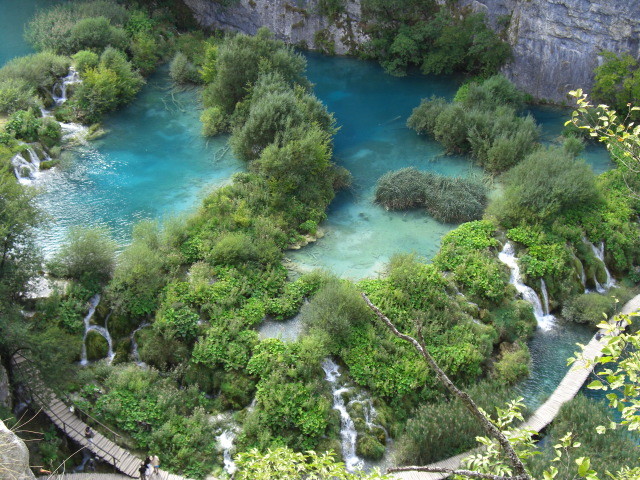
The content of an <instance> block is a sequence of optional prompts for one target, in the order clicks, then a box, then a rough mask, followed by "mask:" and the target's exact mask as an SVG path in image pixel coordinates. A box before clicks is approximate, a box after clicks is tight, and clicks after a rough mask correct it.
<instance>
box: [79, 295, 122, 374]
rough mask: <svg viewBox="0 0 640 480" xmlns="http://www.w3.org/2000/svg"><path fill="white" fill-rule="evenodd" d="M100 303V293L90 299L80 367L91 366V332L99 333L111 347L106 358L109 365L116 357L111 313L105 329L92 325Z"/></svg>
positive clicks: (85, 318)
mask: <svg viewBox="0 0 640 480" xmlns="http://www.w3.org/2000/svg"><path fill="white" fill-rule="evenodd" d="M99 303H100V294H99V293H96V294H95V295H94V296H93V297H91V298H90V299H89V312H88V313H87V315H86V316H85V317H84V337H83V339H82V356H81V358H80V365H88V364H89V360H88V359H87V334H88V333H89V332H91V331H93V332H98V333H99V334H100V335H102V336H103V337H104V339H105V340H106V341H107V345H109V350H108V351H107V357H106V358H107V363H111V362H112V361H113V359H114V357H115V356H116V354H115V353H114V352H113V341H112V339H111V335H110V334H109V330H108V326H109V324H108V322H109V316H111V313H109V316H107V319H106V321H105V326H104V327H102V326H100V325H91V318H93V314H94V313H95V312H96V308H97V306H98V304H99Z"/></svg>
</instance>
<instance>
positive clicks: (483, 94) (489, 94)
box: [460, 75, 525, 110]
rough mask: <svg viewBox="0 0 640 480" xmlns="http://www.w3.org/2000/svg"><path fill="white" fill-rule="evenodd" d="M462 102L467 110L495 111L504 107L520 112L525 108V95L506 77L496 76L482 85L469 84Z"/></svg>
mask: <svg viewBox="0 0 640 480" xmlns="http://www.w3.org/2000/svg"><path fill="white" fill-rule="evenodd" d="M460 102H461V103H462V104H463V105H464V106H465V107H467V108H478V109H481V110H495V109H497V108H498V107H502V106H505V107H511V108H513V109H514V110H519V109H521V108H522V107H523V106H524V102H525V94H524V93H522V92H521V91H520V90H518V88H517V87H516V86H515V85H514V84H513V83H511V82H510V81H509V80H507V78H506V77H505V76H504V75H494V76H492V77H489V78H487V79H486V80H484V81H483V82H482V83H477V82H471V83H467V84H466V88H465V94H464V96H463V98H461V99H460Z"/></svg>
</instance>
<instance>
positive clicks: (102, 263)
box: [49, 227, 116, 290]
mask: <svg viewBox="0 0 640 480" xmlns="http://www.w3.org/2000/svg"><path fill="white" fill-rule="evenodd" d="M115 263H116V243H115V242H114V241H113V240H112V239H111V238H110V236H109V233H108V232H107V231H106V230H105V229H103V228H85V227H77V228H73V229H71V230H70V231H69V233H68V234H67V238H66V239H65V241H64V243H63V244H62V247H61V248H60V251H59V252H58V253H57V254H56V255H55V257H54V258H53V260H52V261H51V262H50V265H49V268H50V269H51V271H52V273H54V274H55V275H58V276H61V277H65V278H71V279H74V280H78V281H80V282H81V283H82V284H84V285H86V286H87V287H89V288H91V289H96V290H98V289H99V288H100V286H101V285H104V284H105V283H107V282H108V281H109V280H110V279H111V276H112V275H113V271H114V268H115Z"/></svg>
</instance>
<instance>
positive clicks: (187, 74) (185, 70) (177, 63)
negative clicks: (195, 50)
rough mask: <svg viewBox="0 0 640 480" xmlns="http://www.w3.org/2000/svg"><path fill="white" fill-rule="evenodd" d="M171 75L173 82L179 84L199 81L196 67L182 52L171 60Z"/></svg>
mask: <svg viewBox="0 0 640 480" xmlns="http://www.w3.org/2000/svg"><path fill="white" fill-rule="evenodd" d="M169 76H170V77H171V80H172V81H173V83H175V84H177V85H185V84H189V83H198V81H199V76H198V71H197V70H196V67H195V66H194V65H193V63H191V62H190V61H189V59H188V58H187V56H186V55H185V54H184V53H182V52H177V53H176V54H175V55H174V57H173V59H172V60H171V63H170V64H169Z"/></svg>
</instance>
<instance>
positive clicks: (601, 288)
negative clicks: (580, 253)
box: [587, 241, 616, 293]
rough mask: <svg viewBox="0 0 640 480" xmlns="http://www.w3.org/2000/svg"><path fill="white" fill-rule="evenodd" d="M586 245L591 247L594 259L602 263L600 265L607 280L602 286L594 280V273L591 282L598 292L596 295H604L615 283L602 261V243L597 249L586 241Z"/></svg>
mask: <svg viewBox="0 0 640 480" xmlns="http://www.w3.org/2000/svg"><path fill="white" fill-rule="evenodd" d="M587 244H588V245H590V246H591V251H592V252H593V254H594V255H595V256H596V258H597V259H598V260H600V261H601V262H602V265H603V266H604V271H605V273H606V274H607V280H606V282H605V283H604V285H602V284H601V283H600V282H598V279H597V278H596V275H595V273H594V275H593V281H594V282H595V284H596V290H597V291H598V293H604V292H606V291H607V290H609V289H610V288H611V287H614V286H615V285H616V282H615V281H614V280H613V277H612V276H611V273H610V272H609V269H608V268H607V264H606V263H605V261H604V242H600V246H599V247H596V246H595V245H594V244H593V243H591V242H588V241H587Z"/></svg>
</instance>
